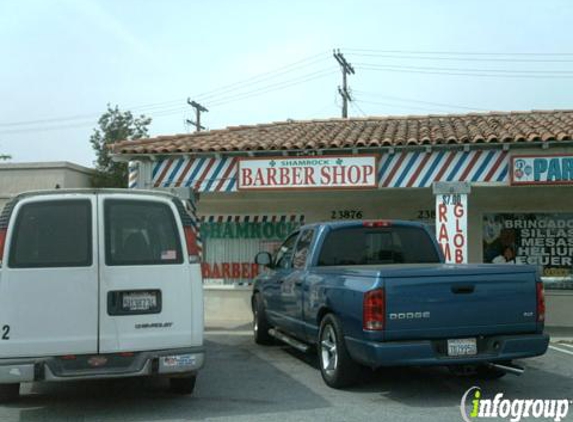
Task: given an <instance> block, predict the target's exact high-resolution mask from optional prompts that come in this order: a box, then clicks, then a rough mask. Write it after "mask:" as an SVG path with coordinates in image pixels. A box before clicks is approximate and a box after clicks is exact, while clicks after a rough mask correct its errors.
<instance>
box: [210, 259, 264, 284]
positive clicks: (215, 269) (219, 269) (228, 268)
mask: <svg viewBox="0 0 573 422" xmlns="http://www.w3.org/2000/svg"><path fill="white" fill-rule="evenodd" d="M201 270H202V273H203V278H207V279H213V278H214V279H218V278H222V279H227V280H228V279H243V280H249V279H253V278H255V277H257V276H258V275H259V271H260V268H259V266H258V265H257V264H252V263H250V262H216V263H208V262H204V263H203V264H201Z"/></svg>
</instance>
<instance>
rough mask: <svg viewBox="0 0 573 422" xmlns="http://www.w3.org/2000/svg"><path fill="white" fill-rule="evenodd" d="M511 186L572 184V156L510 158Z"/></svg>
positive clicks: (518, 156)
mask: <svg viewBox="0 0 573 422" xmlns="http://www.w3.org/2000/svg"><path fill="white" fill-rule="evenodd" d="M511 184H512V185H567V184H573V155H516V156H513V157H511Z"/></svg>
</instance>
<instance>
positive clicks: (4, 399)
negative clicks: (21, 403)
mask: <svg viewBox="0 0 573 422" xmlns="http://www.w3.org/2000/svg"><path fill="white" fill-rule="evenodd" d="M19 397H20V384H0V403H9V402H13V401H16V400H18V398H19Z"/></svg>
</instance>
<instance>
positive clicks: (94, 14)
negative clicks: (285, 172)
mask: <svg viewBox="0 0 573 422" xmlns="http://www.w3.org/2000/svg"><path fill="white" fill-rule="evenodd" d="M572 21H573V2H571V1H569V0H562V1H557V0H543V1H542V0H538V1H524V0H521V1H519V0H516V1H511V0H505V1H500V0H496V1H490V0H475V1H474V0H464V1H460V0H452V1H450V0H418V1H414V0H396V1H384V0H378V1H366V0H353V1H334V0H330V1H311V0H306V1H304V0H300V1H299V0H288V1H286V0H283V1H278V0H268V1H262V0H261V1H253V0H251V1H249V0H241V1H233V0H227V1H223V0H211V1H199V0H192V1H175V0H165V1H159V0H156V1H143V0H117V1H112V0H109V1H103V0H102V1H96V0H52V1H41V0H37V1H25V0H2V1H1V2H0V52H1V54H2V59H1V60H0V153H7V154H11V155H12V156H13V160H12V161H14V162H23V161H61V160H67V161H72V162H76V163H79V164H82V165H87V166H91V165H92V162H93V160H94V159H95V156H94V153H93V151H92V149H91V146H90V145H89V142H88V139H89V135H90V133H91V131H92V130H93V128H94V127H95V126H96V122H97V119H98V117H99V116H100V115H101V113H102V112H104V111H105V107H106V104H107V103H111V104H112V105H116V104H117V105H118V106H119V107H120V108H121V109H123V110H131V111H133V112H136V113H141V112H143V113H145V114H146V115H148V116H150V117H152V118H153V123H152V125H151V135H152V136H153V135H160V134H163V135H165V134H175V133H184V132H186V130H187V129H186V127H185V125H184V123H183V122H184V119H185V118H194V116H193V114H192V113H191V109H190V108H189V107H188V106H187V105H186V99H187V97H191V99H195V100H197V101H199V102H201V103H202V104H203V105H205V106H206V107H207V108H209V113H206V114H204V115H203V118H202V122H203V124H204V125H205V126H207V127H208V128H210V129H216V128H222V127H226V126H232V125H241V124H254V123H267V122H272V121H280V120H286V119H288V118H292V119H318V118H330V117H338V116H339V115H340V108H339V103H340V100H339V99H338V98H337V86H338V85H339V84H340V79H341V76H340V71H339V68H338V65H337V63H336V61H335V60H334V58H333V57H332V49H333V48H340V49H341V51H342V53H343V54H344V55H345V56H346V58H347V59H348V61H349V62H350V63H351V64H352V65H353V66H354V67H355V69H356V74H355V75H352V76H350V77H349V82H350V87H351V89H352V90H353V92H354V98H355V99H356V100H357V101H356V103H355V105H353V106H352V107H351V108H350V115H351V116H362V115H363V114H366V115H388V114H390V115H403V114H410V115H411V114H418V115H419V114H428V113H465V112H469V111H470V109H475V110H531V109H563V108H573V107H572V106H571V92H572V90H571V88H572V82H573V48H572V47H571V46H572V45H573V43H572V41H573V35H572V34H573V32H572V31H571V30H570V25H571V22H572ZM357 49H367V50H376V51H378V53H375V54H374V55H371V56H367V55H364V54H365V52H359V51H356V50H357ZM389 50H392V51H393V50H400V51H412V50H413V51H417V52H420V51H421V52H436V51H440V52H466V53H467V52H473V53H504V54H496V55H481V54H477V55H464V56H460V55H455V56H452V55H448V54H445V53H444V54H423V53H410V54H403V53H383V52H380V51H389ZM506 53H542V54H539V55H507V54H506ZM549 53H560V54H559V55H550V54H549ZM360 54H361V55H360ZM307 58H310V59H308V60H306V61H302V62H301V63H299V64H298V65H297V66H291V67H287V68H285V69H283V70H281V71H277V72H273V73H269V74H266V75H265V76H264V77H261V78H258V79H249V78H253V77H257V75H260V74H262V73H264V72H272V71H274V70H276V69H278V68H281V67H284V66H288V65H291V64H292V63H295V62H297V61H300V60H303V59H307ZM453 58H455V59H460V58H462V59H463V60H452V59H453ZM430 59H431V60H430ZM366 64H368V65H369V66H366ZM372 66H375V67H377V69H376V70H368V69H366V68H367V67H370V68H372ZM381 66H382V68H381ZM384 66H385V67H384ZM388 66H390V67H388ZM404 67H407V68H409V69H404ZM419 68H424V69H419ZM436 68H439V69H443V68H449V69H458V70H456V71H453V70H452V71H449V72H447V73H461V75H459V74H456V75H453V74H438V75H436V74H433V73H427V72H443V71H439V70H436ZM460 69H462V70H460ZM468 69H470V70H468ZM405 70H409V71H408V72H406V71H405ZM412 70H415V71H416V72H411V71H412ZM475 70H478V71H477V72H475ZM493 70H497V72H495V75H497V76H493V77H491V76H483V75H484V74H485V75H490V74H492V71H493ZM499 70H501V71H502V72H499ZM532 71H533V73H531V72H532ZM503 72H509V73H503ZM520 72H521V73H520ZM528 72H529V73H528ZM536 72H537V73H536ZM548 72H549V73H548ZM568 72H569V73H568ZM467 73H471V75H468V74H467ZM474 73H477V74H478V75H481V76H476V75H473V74H474ZM500 75H504V76H500ZM530 76H534V77H530ZM313 78H314V79H313ZM245 80H247V82H246V83H244V84H243V85H236V84H235V83H237V82H241V81H245ZM227 85H231V88H233V89H234V90H230V89H229V87H227V88H226V89H222V87H225V86H227ZM238 88H240V89H238ZM277 88H282V89H277ZM217 90H218V91H217ZM205 93H211V94H210V95H205ZM255 94H259V95H255ZM428 102H429V103H437V104H428ZM143 105H147V106H148V107H141V106H143ZM149 105H151V106H149ZM138 107H139V108H138ZM464 107H465V108H464ZM77 116H80V117H79V118H78V117H77ZM53 119H58V120H53ZM42 120H49V121H47V122H46V121H44V122H37V123H29V122H30V121H42ZM20 122H26V123H24V124H21V123H20Z"/></svg>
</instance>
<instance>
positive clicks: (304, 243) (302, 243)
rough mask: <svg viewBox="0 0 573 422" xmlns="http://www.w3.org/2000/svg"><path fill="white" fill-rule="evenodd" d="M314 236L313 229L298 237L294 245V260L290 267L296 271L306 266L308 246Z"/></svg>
mask: <svg viewBox="0 0 573 422" xmlns="http://www.w3.org/2000/svg"><path fill="white" fill-rule="evenodd" d="M313 236H314V229H310V230H305V231H303V232H302V234H301V235H300V239H299V240H298V242H297V244H296V249H295V251H294V258H293V263H292V266H293V268H296V269H302V268H304V266H305V265H306V259H307V257H308V251H309V249H310V244H311V243H312V238H313Z"/></svg>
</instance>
